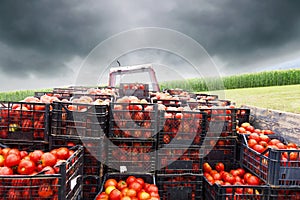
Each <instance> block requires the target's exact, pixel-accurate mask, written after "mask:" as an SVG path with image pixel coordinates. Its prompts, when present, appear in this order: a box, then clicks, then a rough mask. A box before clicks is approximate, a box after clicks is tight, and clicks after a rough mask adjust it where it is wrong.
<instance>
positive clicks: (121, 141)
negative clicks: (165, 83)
mask: <svg viewBox="0 0 300 200" xmlns="http://www.w3.org/2000/svg"><path fill="white" fill-rule="evenodd" d="M157 119H158V108H157V105H156V104H151V103H112V104H111V106H110V114H109V132H108V138H109V141H108V155H107V166H108V171H109V172H120V171H127V172H154V170H155V161H156V145H157V135H156V134H157V132H158V131H157V130H158V120H157Z"/></svg>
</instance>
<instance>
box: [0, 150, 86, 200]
mask: <svg viewBox="0 0 300 200" xmlns="http://www.w3.org/2000/svg"><path fill="white" fill-rule="evenodd" d="M74 151H75V152H74V154H73V155H72V156H71V157H70V158H69V159H68V160H67V161H66V162H63V163H62V164H60V165H59V173H57V174H43V173H38V174H36V175H10V176H4V175H3V176H0V191H1V192H0V196H1V197H0V198H1V199H3V200H11V199H29V200H40V199H58V200H67V199H68V200H69V199H70V200H77V199H79V198H80V195H81V191H82V165H83V147H81V146H76V147H74ZM39 190H50V191H52V192H53V194H51V196H50V197H49V198H42V197H41V196H39V193H38V191H39Z"/></svg>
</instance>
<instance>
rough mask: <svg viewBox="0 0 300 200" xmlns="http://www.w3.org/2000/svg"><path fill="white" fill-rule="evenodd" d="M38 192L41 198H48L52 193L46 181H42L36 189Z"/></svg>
mask: <svg viewBox="0 0 300 200" xmlns="http://www.w3.org/2000/svg"><path fill="white" fill-rule="evenodd" d="M38 194H39V196H40V197H42V198H49V197H51V196H52V195H53V190H52V189H51V186H50V185H49V184H48V183H43V184H42V185H41V186H40V187H39V190H38Z"/></svg>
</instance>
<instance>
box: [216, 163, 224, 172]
mask: <svg viewBox="0 0 300 200" xmlns="http://www.w3.org/2000/svg"><path fill="white" fill-rule="evenodd" d="M215 169H216V170H217V171H218V172H221V171H224V170H225V166H224V163H222V162H218V163H217V164H216V166H215Z"/></svg>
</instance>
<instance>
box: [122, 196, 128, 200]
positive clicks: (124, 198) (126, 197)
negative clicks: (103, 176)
mask: <svg viewBox="0 0 300 200" xmlns="http://www.w3.org/2000/svg"><path fill="white" fill-rule="evenodd" d="M120 200H131V198H130V197H129V196H122V198H121V199H120Z"/></svg>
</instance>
